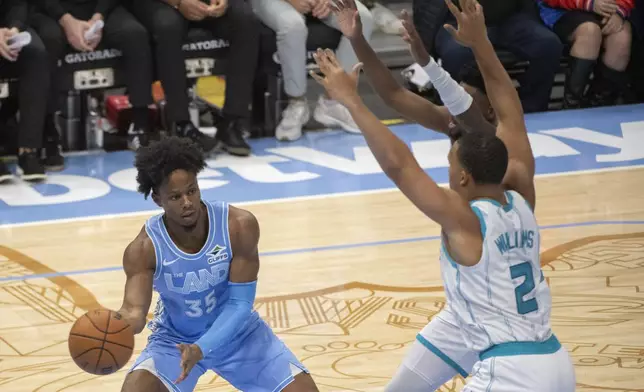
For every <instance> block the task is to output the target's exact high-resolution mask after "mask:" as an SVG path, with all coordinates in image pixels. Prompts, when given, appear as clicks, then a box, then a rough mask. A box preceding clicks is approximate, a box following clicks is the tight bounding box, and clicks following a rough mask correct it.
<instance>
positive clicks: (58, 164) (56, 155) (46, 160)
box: [41, 139, 65, 171]
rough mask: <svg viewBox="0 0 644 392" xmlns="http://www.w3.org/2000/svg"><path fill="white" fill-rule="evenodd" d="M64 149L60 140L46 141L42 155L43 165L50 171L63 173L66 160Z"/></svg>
mask: <svg viewBox="0 0 644 392" xmlns="http://www.w3.org/2000/svg"><path fill="white" fill-rule="evenodd" d="M62 151H63V148H62V146H61V145H60V143H58V140H51V141H50V140H49V139H48V140H46V141H45V148H43V153H42V156H41V158H42V164H43V165H44V166H45V168H46V169H47V170H48V171H61V170H63V169H64V168H65V158H63V155H62Z"/></svg>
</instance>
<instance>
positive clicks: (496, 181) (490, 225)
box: [312, 0, 575, 392]
mask: <svg viewBox="0 0 644 392" xmlns="http://www.w3.org/2000/svg"><path fill="white" fill-rule="evenodd" d="M460 4H461V8H462V11H460V10H459V9H458V8H456V7H455V6H454V5H453V4H452V3H451V2H450V1H449V0H448V6H449V8H450V11H451V12H452V13H453V14H454V16H455V17H456V20H457V21H458V30H456V29H449V28H448V30H449V31H450V33H452V34H453V35H454V37H455V38H456V39H457V40H459V41H460V42H461V43H462V44H463V45H466V46H469V47H471V48H472V50H473V51H474V54H475V57H476V60H477V63H478V66H479V68H480V70H481V73H482V75H483V78H484V80H485V86H486V88H487V91H488V94H489V99H490V103H491V105H492V106H493V108H494V110H495V114H496V118H497V120H498V123H497V125H496V133H495V132H489V131H487V129H489V127H488V126H482V127H481V128H483V129H486V130H479V129H477V127H476V126H472V124H465V126H461V127H459V131H458V132H451V133H450V136H451V138H452V147H451V149H450V152H449V155H448V161H449V183H450V184H449V185H450V189H443V188H441V187H439V186H438V185H437V184H436V183H435V182H434V181H433V180H432V179H431V178H430V177H429V176H428V175H427V174H426V173H425V171H423V170H422V168H421V167H420V166H419V165H418V163H417V162H416V160H415V158H414V157H413V155H412V153H411V151H410V150H409V148H408V147H407V146H406V145H405V144H404V143H403V142H402V141H401V140H400V139H398V138H397V137H396V136H395V135H394V134H393V133H392V132H391V131H390V130H389V129H387V128H386V127H385V126H384V125H382V123H381V122H380V121H379V120H378V118H377V117H376V116H374V115H373V114H372V113H371V112H370V111H369V110H368V109H367V108H366V106H365V105H364V103H363V102H362V100H361V98H360V96H359V95H358V92H357V79H358V75H359V72H360V67H361V65H360V64H359V65H358V66H357V67H356V68H355V69H354V70H353V72H352V73H351V74H347V73H346V72H344V71H343V69H342V68H341V67H340V66H339V64H338V63H337V61H336V60H335V57H334V55H333V53H332V52H331V51H329V50H326V51H322V50H318V52H317V53H316V55H315V59H316V62H317V64H318V66H319V67H320V71H321V72H322V74H323V76H322V77H321V76H319V75H317V74H314V73H312V76H313V77H314V78H315V79H316V80H317V81H318V82H319V83H320V84H322V85H323V86H324V87H325V89H326V90H327V92H328V93H329V94H330V96H331V97H332V98H334V99H336V100H338V101H340V102H341V103H343V104H344V105H345V106H346V107H347V108H348V109H349V111H350V112H351V114H352V116H353V119H354V120H355V121H356V123H357V124H358V126H359V127H360V129H361V130H362V132H363V134H364V136H365V139H366V141H367V144H368V145H369V147H370V149H371V150H372V152H373V153H374V156H375V157H376V159H377V160H378V162H379V164H380V166H381V167H382V168H383V170H384V171H385V173H386V174H387V175H388V176H389V178H390V179H391V180H392V181H394V182H395V183H396V185H397V186H398V188H400V190H401V191H402V192H403V193H404V194H405V195H406V196H407V197H408V198H409V199H410V200H411V201H412V202H413V203H414V204H415V205H416V206H417V207H418V208H419V209H420V210H421V211H422V212H423V213H425V214H426V215H427V216H428V217H429V218H431V219H432V220H434V221H436V222H437V223H439V224H440V225H441V227H442V246H441V257H440V262H441V274H442V277H443V282H444V286H445V292H446V296H447V306H446V309H445V310H444V311H442V312H441V313H440V314H439V315H437V316H436V317H435V318H434V320H432V322H431V323H430V324H429V325H428V326H427V327H426V328H425V329H424V330H423V331H421V333H420V334H419V335H418V339H417V341H416V342H415V344H414V345H413V346H412V348H411V350H410V352H409V353H408V355H407V357H406V358H405V360H404V361H403V364H402V365H401V367H400V368H399V369H398V371H397V373H396V375H395V376H394V378H393V379H392V381H391V383H390V384H389V385H388V387H387V390H388V391H405V392H414V391H431V390H436V389H437V388H438V387H439V386H440V385H442V384H443V383H444V382H446V381H448V380H449V379H450V378H452V377H453V376H454V375H456V374H457V373H460V374H461V375H463V376H464V377H466V376H467V375H471V378H470V379H469V380H468V382H467V385H466V387H465V388H464V391H477V392H478V391H481V392H483V391H486V392H489V391H504V392H505V391H508V392H509V391H512V392H522V391H539V392H572V391H574V389H575V375H574V368H573V366H572V363H571V360H570V357H569V354H568V352H567V351H566V349H565V348H564V347H562V346H561V344H560V343H559V341H558V340H557V338H556V336H555V335H554V334H553V332H552V330H551V328H550V308H551V297H550V291H549V288H548V285H547V283H546V282H545V280H544V279H543V275H542V273H541V266H540V260H539V244H540V235H539V228H538V225H537V222H536V219H535V217H534V213H533V209H534V205H535V190H534V156H533V155H532V151H531V148H530V143H529V140H528V137H527V132H526V129H525V123H524V118H523V110H522V108H521V103H520V101H519V98H518V94H517V92H516V90H515V88H514V86H513V85H512V82H511V80H510V78H509V76H508V74H507V73H506V72H505V70H504V68H503V66H502V65H501V63H500V61H499V59H498V58H497V56H496V53H495V52H494V49H493V47H492V45H491V43H490V41H489V40H488V38H487V32H486V28H485V22H484V17H483V12H482V9H481V6H480V5H479V4H478V3H477V2H476V1H475V0H461V1H460ZM335 12H336V13H337V14H338V15H337V16H338V17H339V18H341V19H343V20H344V21H345V23H346V26H345V29H344V30H343V32H345V30H346V31H348V32H351V31H352V27H354V26H355V25H356V24H357V23H356V22H357V20H358V16H357V13H355V12H354V11H353V7H352V5H351V0H338V2H337V4H336V10H335ZM345 34H346V33H345ZM428 68H429V69H428ZM425 69H426V71H428V74H429V73H432V74H433V75H434V78H435V79H439V80H441V82H442V83H443V84H444V85H443V87H445V85H448V86H449V87H450V89H449V91H447V93H448V97H447V98H448V99H445V97H444V96H442V98H443V100H444V101H446V106H448V105H451V107H448V109H449V111H450V113H451V114H452V115H454V116H455V117H456V119H457V121H458V120H459V118H458V117H457V116H458V114H459V113H458V112H459V111H461V113H463V112H462V110H464V109H465V110H467V109H468V107H469V106H470V105H471V103H472V98H471V97H469V99H468V98H467V96H468V94H467V92H466V91H465V90H464V89H463V88H462V87H460V86H458V84H456V83H455V82H454V81H453V80H452V81H451V82H452V83H451V85H450V83H449V80H451V78H449V76H448V75H447V76H446V75H445V72H444V71H443V70H442V69H440V67H438V66H437V65H436V64H435V63H434V62H433V60H431V61H430V63H429V64H427V65H426V66H425ZM441 71H442V72H441ZM448 79H449V80H448ZM441 95H443V94H441ZM468 101H469V103H468ZM455 103H456V104H457V105H455ZM488 125H489V124H488Z"/></svg>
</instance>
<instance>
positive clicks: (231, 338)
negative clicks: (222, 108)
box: [119, 137, 318, 392]
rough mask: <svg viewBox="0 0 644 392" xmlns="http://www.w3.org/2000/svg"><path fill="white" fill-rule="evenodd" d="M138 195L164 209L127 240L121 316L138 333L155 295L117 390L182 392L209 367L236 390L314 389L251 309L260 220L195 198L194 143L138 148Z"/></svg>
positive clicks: (172, 141)
mask: <svg viewBox="0 0 644 392" xmlns="http://www.w3.org/2000/svg"><path fill="white" fill-rule="evenodd" d="M135 166H136V168H137V172H138V173H137V178H136V179H137V182H138V186H139V191H140V192H141V193H143V194H144V195H145V196H146V197H147V196H148V195H150V194H151V195H152V200H154V202H155V203H156V204H157V205H158V206H160V207H161V208H163V213H161V214H159V215H156V216H153V217H152V218H150V219H149V220H148V221H147V222H146V223H145V226H144V227H143V228H142V229H141V231H140V233H139V235H138V236H137V237H136V238H135V239H134V241H132V242H131V243H130V245H128V247H127V248H126V250H125V254H124V257H123V267H124V269H125V274H126V283H125V296H124V300H123V305H122V307H121V309H120V310H119V313H120V314H121V315H122V316H123V317H124V318H125V319H126V320H127V321H128V322H129V324H130V325H131V326H132V328H133V329H134V332H135V333H140V332H141V331H142V330H143V328H144V326H145V324H146V316H147V314H148V311H149V308H150V303H151V301H152V291H153V289H154V290H155V291H156V292H158V293H159V300H158V302H157V306H156V310H155V311H154V318H153V319H152V320H151V321H150V322H149V324H148V328H149V329H150V330H151V331H152V334H151V335H150V337H149V339H148V344H147V346H146V347H145V349H144V350H143V352H142V353H141V354H140V356H139V357H138V358H137V360H136V361H135V363H134V365H133V366H132V368H131V369H130V371H129V372H128V374H127V376H126V377H125V381H124V383H123V388H122V392H143V391H145V392H157V391H168V392H188V391H193V390H194V389H195V385H196V384H197V381H198V380H199V377H200V376H201V375H202V374H204V373H205V372H206V371H207V370H212V371H214V372H216V373H217V374H218V375H219V376H221V377H222V378H223V379H225V380H226V381H228V382H229V383H230V384H232V385H233V386H234V387H235V388H237V389H239V390H241V391H248V392H273V391H275V392H277V391H284V392H314V391H317V390H318V389H317V388H316V386H315V383H314V382H313V379H312V378H311V376H310V375H309V373H308V370H307V369H306V368H305V367H304V366H303V365H302V364H301V363H300V362H299V361H298V360H297V358H295V356H294V355H293V353H292V352H291V351H290V350H289V349H288V348H287V347H286V346H285V345H284V343H283V342H282V341H281V340H280V339H279V338H278V337H277V336H276V335H275V334H274V333H273V331H272V330H271V329H270V327H269V326H268V325H267V324H266V323H265V322H264V321H263V320H262V319H261V318H260V317H259V315H258V314H257V313H256V312H255V311H254V310H253V302H254V300H255V291H256V286H257V274H258V270H259V257H258V250H257V244H258V240H259V225H258V223H257V220H256V219H255V217H254V216H253V215H252V214H251V213H250V212H248V211H245V210H242V209H239V208H235V207H233V206H229V205H228V204H226V203H224V202H208V201H205V200H202V199H201V193H200V191H199V185H198V183H197V175H198V174H199V172H201V170H202V169H203V168H204V167H205V161H204V157H203V155H202V152H201V150H200V149H199V147H198V146H196V145H194V144H192V142H191V141H190V140H188V139H179V138H176V137H171V138H166V139H164V140H162V141H160V142H157V143H153V144H151V145H150V146H148V147H145V148H141V149H139V150H138V151H137V155H136V163H135Z"/></svg>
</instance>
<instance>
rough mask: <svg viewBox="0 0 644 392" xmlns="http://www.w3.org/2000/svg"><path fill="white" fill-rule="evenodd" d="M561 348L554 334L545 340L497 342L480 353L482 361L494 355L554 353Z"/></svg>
mask: <svg viewBox="0 0 644 392" xmlns="http://www.w3.org/2000/svg"><path fill="white" fill-rule="evenodd" d="M560 348H561V343H559V340H558V339H557V337H556V336H555V335H554V334H553V335H552V336H550V338H548V339H547V340H545V341H543V342H508V343H501V344H496V345H494V346H491V347H489V348H488V349H486V350H483V351H482V352H481V353H480V354H479V358H480V359H481V361H483V360H485V359H487V358H492V357H507V356H511V355H544V354H554V353H556V352H557V351H559V349H560Z"/></svg>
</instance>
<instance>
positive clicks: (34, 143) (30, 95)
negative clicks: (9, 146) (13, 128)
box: [0, 29, 50, 148]
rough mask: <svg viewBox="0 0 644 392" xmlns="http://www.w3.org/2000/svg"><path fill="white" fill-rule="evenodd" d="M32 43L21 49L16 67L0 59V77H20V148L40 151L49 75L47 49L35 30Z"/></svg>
mask: <svg viewBox="0 0 644 392" xmlns="http://www.w3.org/2000/svg"><path fill="white" fill-rule="evenodd" d="M27 31H29V32H30V33H31V43H30V44H29V45H27V46H25V47H23V48H22V50H21V51H20V54H19V55H18V60H17V61H16V62H15V63H12V62H10V61H7V60H5V59H4V58H1V59H0V75H2V77H3V78H9V77H18V78H19V87H18V90H19V92H18V109H19V110H20V125H19V131H18V132H19V134H18V147H19V148H20V147H23V148H40V147H41V146H42V133H43V127H44V122H45V114H46V111H47V97H48V93H49V84H50V75H49V68H48V66H47V51H46V50H45V45H44V44H43V42H42V40H41V39H40V37H39V36H38V34H37V33H36V32H35V31H34V30H32V29H27Z"/></svg>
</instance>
